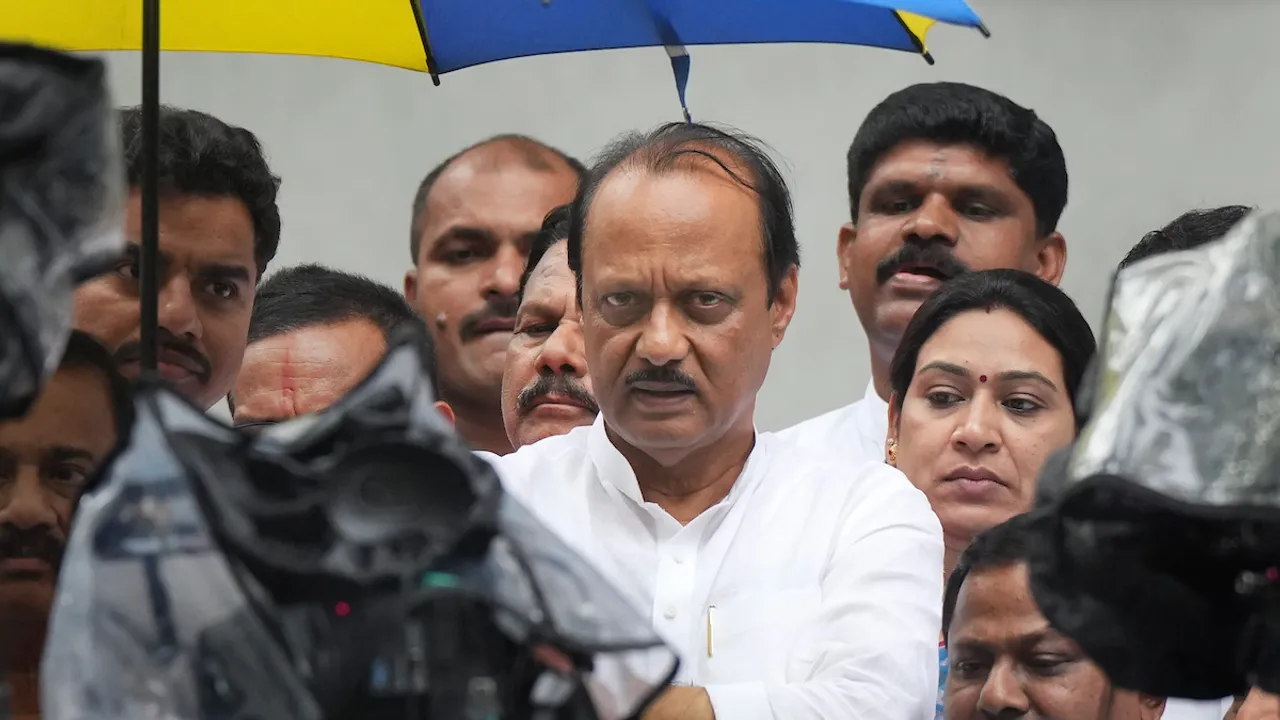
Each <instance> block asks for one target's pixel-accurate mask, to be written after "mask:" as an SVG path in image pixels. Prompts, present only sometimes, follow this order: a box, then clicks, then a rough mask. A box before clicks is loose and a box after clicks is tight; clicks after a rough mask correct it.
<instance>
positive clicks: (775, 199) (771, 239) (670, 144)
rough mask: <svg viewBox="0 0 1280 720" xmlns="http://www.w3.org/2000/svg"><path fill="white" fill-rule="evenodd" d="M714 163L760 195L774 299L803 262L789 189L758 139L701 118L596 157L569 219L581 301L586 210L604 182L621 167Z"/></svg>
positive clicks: (622, 142)
mask: <svg viewBox="0 0 1280 720" xmlns="http://www.w3.org/2000/svg"><path fill="white" fill-rule="evenodd" d="M707 164H709V165H712V166H714V167H717V168H719V169H720V170H721V171H723V172H724V173H725V174H726V175H728V176H729V178H731V179H732V180H733V181H734V182H736V183H738V184H739V185H741V186H743V187H745V188H747V189H748V190H750V191H751V192H753V193H754V194H755V195H756V197H757V198H758V200H759V211H760V234H761V237H762V240H763V248H762V252H763V257H764V265H765V274H766V276H767V277H768V284H769V288H768V301H769V303H770V304H772V303H773V300H774V297H775V296H776V295H777V293H778V289H779V288H780V287H781V286H782V281H783V279H784V278H785V277H786V276H787V273H788V272H790V271H791V268H794V267H798V266H799V265H800V244H799V241H798V240H797V239H796V230H795V218H794V214H793V211H792V207H791V191H790V190H789V189H788V187H787V181H786V179H785V178H783V176H782V171H781V170H780V169H779V168H778V166H777V164H776V163H774V161H773V159H772V158H771V157H770V150H769V148H768V146H766V145H765V144H764V143H763V142H761V141H760V140H758V139H756V138H754V137H751V136H750V135H746V134H744V133H740V132H737V131H734V130H727V129H720V128H717V127H713V126H711V125H703V124H698V123H668V124H666V125H662V126H660V127H658V128H656V129H654V130H651V131H649V132H647V133H639V132H634V133H627V134H625V135H622V136H621V137H619V138H617V139H616V140H614V141H613V142H612V143H610V144H609V145H608V146H607V147H606V148H605V149H604V151H603V152H601V153H600V156H599V157H598V158H596V160H595V162H594V163H593V164H592V166H591V169H590V170H589V171H588V172H587V177H586V180H584V181H583V182H582V184H581V186H580V187H579V188H578V195H577V197H576V198H575V199H574V201H573V210H572V215H571V218H570V224H569V267H570V268H571V269H572V270H573V273H574V276H575V277H576V279H577V283H578V300H579V302H581V300H582V254H583V242H584V236H585V234H586V226H587V215H588V213H589V212H590V210H591V203H592V201H593V200H594V199H595V196H596V194H597V193H598V192H599V191H600V187H601V186H602V185H603V184H604V183H605V182H606V180H607V179H608V178H609V176H610V175H612V174H613V173H614V172H615V171H618V170H622V169H634V170H641V171H644V172H648V173H654V174H661V173H668V172H674V171H678V170H687V169H689V168H691V167H699V166H705V165H707Z"/></svg>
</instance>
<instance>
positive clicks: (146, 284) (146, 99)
mask: <svg viewBox="0 0 1280 720" xmlns="http://www.w3.org/2000/svg"><path fill="white" fill-rule="evenodd" d="M159 174H160V0H142V242H141V245H142V247H141V248H139V253H138V282H139V288H138V289H139V292H138V296H139V300H140V305H141V307H140V308H139V311H140V324H141V327H140V337H139V338H138V340H139V343H140V344H141V345H142V348H141V350H142V358H141V360H142V370H143V371H144V372H146V371H150V370H155V368H156V335H157V333H156V328H157V325H158V324H159V310H160V287H159V277H158V275H159V267H158V262H157V261H158V259H159V254H160V184H159V180H160V178H159Z"/></svg>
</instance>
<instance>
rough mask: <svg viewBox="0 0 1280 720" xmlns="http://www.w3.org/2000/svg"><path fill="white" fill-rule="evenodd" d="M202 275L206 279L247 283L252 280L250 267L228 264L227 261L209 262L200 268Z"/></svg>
mask: <svg viewBox="0 0 1280 720" xmlns="http://www.w3.org/2000/svg"><path fill="white" fill-rule="evenodd" d="M200 276H201V277H202V278H204V279H206V280H223V281H230V282H241V283H247V282H249V280H250V277H251V275H250V274H249V268H248V267H246V266H244V265H227V264H225V263H208V264H206V265H204V266H203V267H201V268H200Z"/></svg>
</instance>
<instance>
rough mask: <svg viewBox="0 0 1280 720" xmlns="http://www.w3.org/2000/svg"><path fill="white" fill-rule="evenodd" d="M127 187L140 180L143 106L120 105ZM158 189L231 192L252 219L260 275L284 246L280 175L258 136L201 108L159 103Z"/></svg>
mask: <svg viewBox="0 0 1280 720" xmlns="http://www.w3.org/2000/svg"><path fill="white" fill-rule="evenodd" d="M120 135H121V141H122V147H123V149H124V158H125V168H126V172H127V175H128V180H129V186H130V187H135V188H136V187H138V186H140V185H141V184H142V155H143V150H142V108H141V107H128V108H122V109H121V110H120ZM159 142H160V177H159V181H160V194H161V195H162V196H163V195H165V194H171V195H208V196H214V197H228V198H234V199H236V200H239V201H240V202H242V203H244V205H245V207H246V208H247V209H248V211H249V217H250V218H251V219H252V221H253V235H254V238H253V259H254V263H255V264H256V265H257V268H258V279H259V280H261V279H262V275H263V273H265V272H266V270H267V264H268V263H270V262H271V259H272V258H274V257H275V256H276V249H277V248H278V247H279V246H280V207H279V206H278V205H277V204H276V195H277V194H278V193H279V190H280V178H279V177H276V176H275V175H272V174H271V168H269V167H268V166H267V159H266V157H265V156H264V154H263V152H262V145H261V144H260V143H259V142H258V138H257V137H256V136H255V135H254V134H253V133H251V132H249V131H248V130H245V129H244V128H239V127H235V126H233V125H228V124H227V123H224V122H222V121H221V120H219V119H218V118H216V117H214V116H212V115H209V114H207V113H202V112H199V111H197V110H185V109H183V108H176V107H170V106H167V105H162V106H160V126H159Z"/></svg>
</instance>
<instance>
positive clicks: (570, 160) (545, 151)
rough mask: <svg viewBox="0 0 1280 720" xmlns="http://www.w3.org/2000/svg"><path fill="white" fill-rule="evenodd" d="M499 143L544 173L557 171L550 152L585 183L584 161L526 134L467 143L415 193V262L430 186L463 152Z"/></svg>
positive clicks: (412, 236)
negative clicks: (550, 160) (550, 161)
mask: <svg viewBox="0 0 1280 720" xmlns="http://www.w3.org/2000/svg"><path fill="white" fill-rule="evenodd" d="M497 144H506V145H509V146H510V147H512V148H514V149H515V150H517V151H519V152H520V159H521V161H522V162H524V164H525V165H526V166H527V167H529V168H531V169H533V170H538V171H542V172H550V171H552V170H555V169H556V168H555V167H554V166H553V165H551V164H550V163H548V162H547V156H548V155H551V156H552V157H555V158H558V159H559V160H560V161H561V162H563V163H564V164H565V165H568V166H569V169H570V170H572V171H573V174H574V175H576V176H577V178H578V182H582V179H583V177H584V176H586V174H587V168H586V166H585V165H583V164H582V162H581V161H579V160H577V159H576V158H574V157H573V156H571V155H569V154H568V153H565V152H563V151H561V150H558V149H556V148H553V147H551V146H550V145H548V144H546V143H544V142H541V141H539V140H534V139H533V138H531V137H529V136H527V135H514V134H506V135H494V136H493V137H491V138H487V139H485V140H481V141H480V142H478V143H475V144H473V145H468V146H467V147H465V148H463V149H461V150H459V151H458V152H456V153H454V154H452V155H450V156H449V157H447V158H445V160H444V161H443V162H441V163H440V164H439V165H436V166H435V167H434V168H432V169H431V172H429V173H427V176H426V177H425V178H423V179H422V182H421V183H419V184H418V192H417V193H415V194H414V196H413V217H412V218H411V219H410V221H409V256H410V258H409V259H410V262H412V263H413V264H414V265H417V264H418V252H419V251H420V250H421V249H422V226H423V225H424V224H425V221H426V210H427V199H428V198H430V197H431V189H432V188H434V187H435V185H436V181H437V180H439V179H440V176H441V175H443V174H444V172H445V171H446V170H448V169H449V166H451V165H453V163H454V162H456V161H457V160H459V159H460V158H461V157H462V156H463V155H466V154H467V153H469V152H471V151H472V150H479V149H480V148H483V147H488V146H490V145H497Z"/></svg>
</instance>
